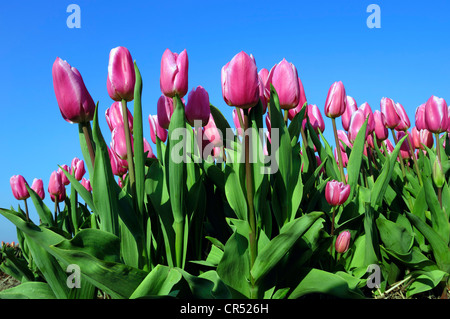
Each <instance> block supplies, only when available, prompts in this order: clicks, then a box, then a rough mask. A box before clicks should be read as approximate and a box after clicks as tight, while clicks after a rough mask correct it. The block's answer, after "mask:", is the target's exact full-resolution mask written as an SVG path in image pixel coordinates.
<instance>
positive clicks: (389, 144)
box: [383, 139, 394, 154]
mask: <svg viewBox="0 0 450 319" xmlns="http://www.w3.org/2000/svg"><path fill="white" fill-rule="evenodd" d="M383 143H384V144H385V145H386V149H387V151H388V153H389V154H392V152H393V151H394V145H392V142H391V140H389V139H385V140H384V141H383Z"/></svg>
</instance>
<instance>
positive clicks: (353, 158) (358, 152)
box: [337, 117, 369, 201]
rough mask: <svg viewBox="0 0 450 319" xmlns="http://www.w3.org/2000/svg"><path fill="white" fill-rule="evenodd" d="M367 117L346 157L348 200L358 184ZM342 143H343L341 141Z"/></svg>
mask: <svg viewBox="0 0 450 319" xmlns="http://www.w3.org/2000/svg"><path fill="white" fill-rule="evenodd" d="M368 120H369V117H367V119H366V120H365V121H364V124H363V125H362V127H361V129H360V130H359V132H358V134H357V135H356V139H355V142H354V143H353V148H352V151H351V153H350V157H349V158H348V164H347V173H348V185H350V196H349V197H348V198H349V201H350V200H351V199H352V198H353V194H355V189H356V185H357V184H358V179H359V174H360V173H361V162H362V158H363V153H364V148H365V145H366V128H367V122H368ZM342 145H345V144H344V142H342ZM337 147H339V146H337Z"/></svg>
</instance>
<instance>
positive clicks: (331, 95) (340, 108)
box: [325, 81, 347, 118]
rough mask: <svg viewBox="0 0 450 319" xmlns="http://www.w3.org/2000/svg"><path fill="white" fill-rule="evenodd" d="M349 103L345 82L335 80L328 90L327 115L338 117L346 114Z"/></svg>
mask: <svg viewBox="0 0 450 319" xmlns="http://www.w3.org/2000/svg"><path fill="white" fill-rule="evenodd" d="M346 105H347V98H346V94H345V88H344V84H342V82H341V81H339V82H334V83H333V84H332V85H331V87H330V89H329V90H328V94H327V99H326V101H325V115H326V116H327V117H330V118H336V117H339V116H341V115H342V114H344V112H345V109H346Z"/></svg>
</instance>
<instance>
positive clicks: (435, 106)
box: [424, 95, 448, 134]
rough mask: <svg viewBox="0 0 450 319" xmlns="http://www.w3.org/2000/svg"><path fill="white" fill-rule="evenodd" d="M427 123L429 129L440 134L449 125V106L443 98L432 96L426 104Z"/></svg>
mask: <svg viewBox="0 0 450 319" xmlns="http://www.w3.org/2000/svg"><path fill="white" fill-rule="evenodd" d="M424 113H425V125H426V129H428V130H429V131H431V132H433V133H435V134H439V133H442V132H445V131H446V130H447V127H448V123H447V122H448V108H447V103H446V102H445V100H444V99H443V98H438V97H437V96H434V95H433V96H431V97H430V98H429V99H428V101H427V103H426V104H425V112H424Z"/></svg>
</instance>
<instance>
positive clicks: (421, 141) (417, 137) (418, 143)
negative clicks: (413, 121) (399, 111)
mask: <svg viewBox="0 0 450 319" xmlns="http://www.w3.org/2000/svg"><path fill="white" fill-rule="evenodd" d="M411 139H412V141H411V142H412V144H413V146H414V148H416V149H422V150H425V146H426V147H428V148H432V147H433V143H434V140H433V134H432V133H431V132H430V131H428V130H427V129H424V130H420V131H419V130H418V129H417V127H413V128H412V129H411ZM424 145H425V146H424Z"/></svg>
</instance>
